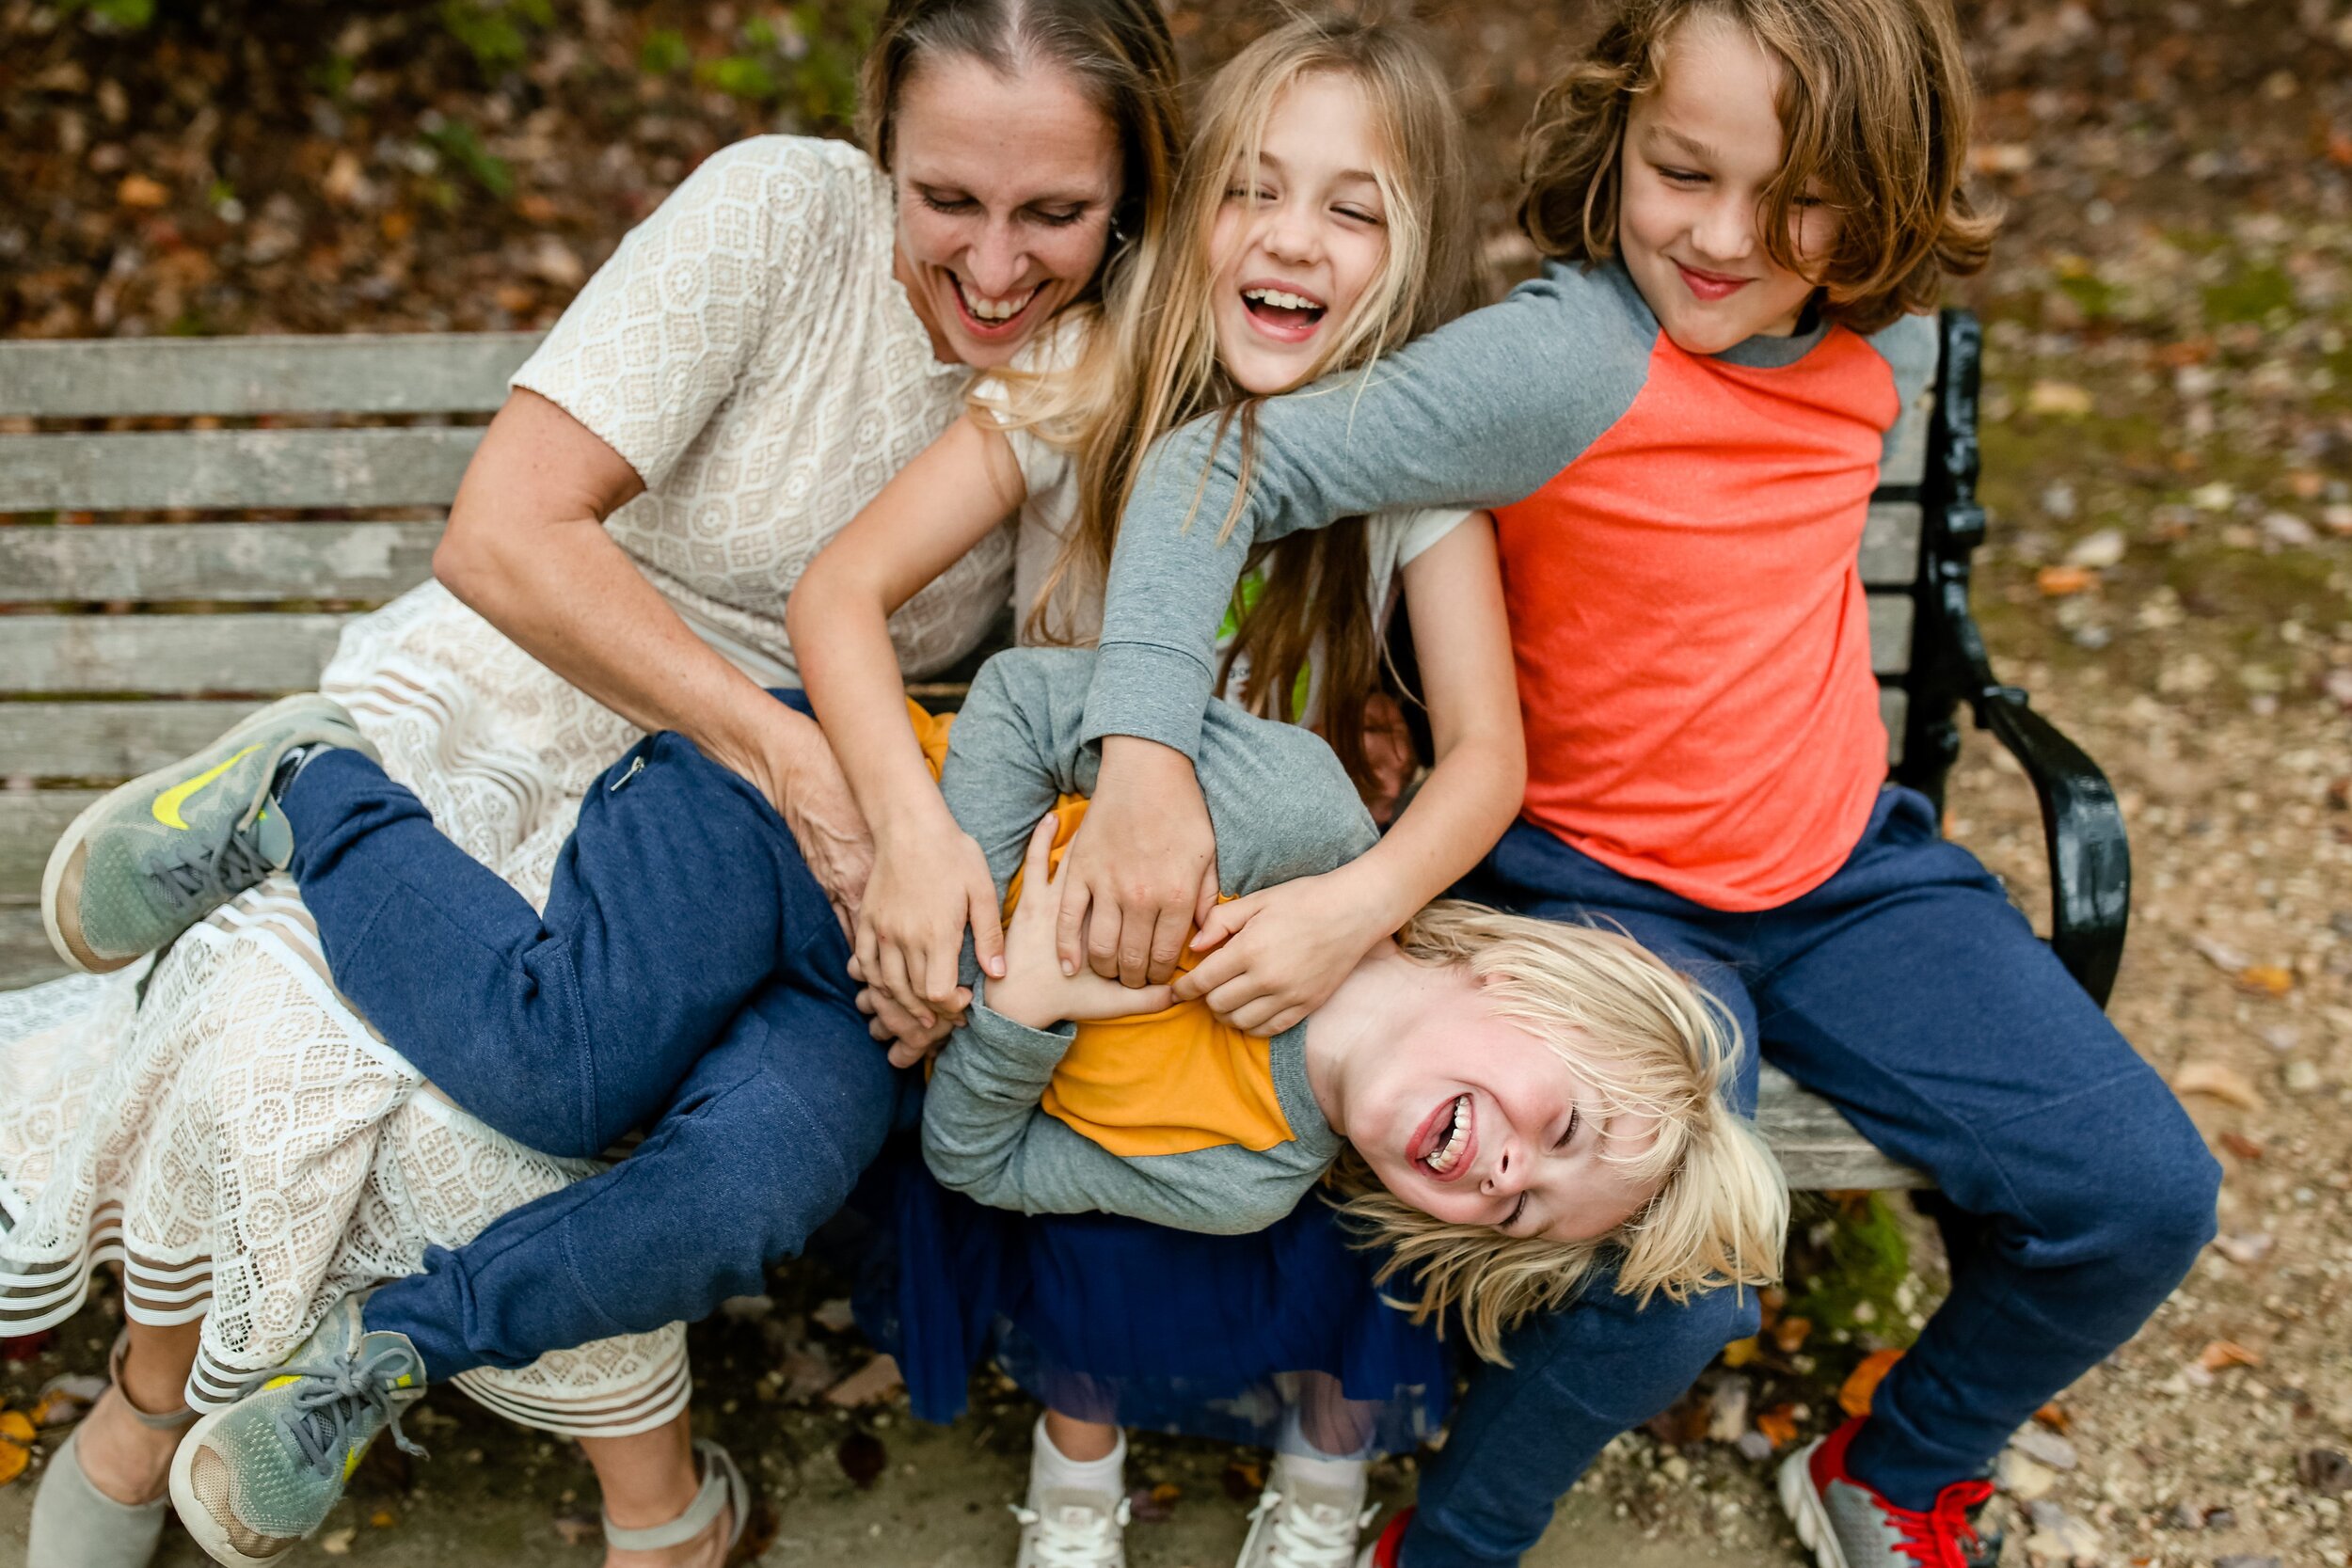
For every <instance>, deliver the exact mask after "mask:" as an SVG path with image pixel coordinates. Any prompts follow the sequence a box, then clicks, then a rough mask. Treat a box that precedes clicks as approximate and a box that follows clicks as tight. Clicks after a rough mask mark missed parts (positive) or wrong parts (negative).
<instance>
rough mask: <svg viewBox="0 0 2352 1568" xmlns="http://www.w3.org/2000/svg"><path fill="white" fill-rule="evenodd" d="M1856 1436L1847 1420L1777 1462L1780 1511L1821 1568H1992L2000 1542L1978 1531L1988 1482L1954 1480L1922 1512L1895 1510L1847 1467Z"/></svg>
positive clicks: (1857, 1426) (1856, 1428)
mask: <svg viewBox="0 0 2352 1568" xmlns="http://www.w3.org/2000/svg"><path fill="white" fill-rule="evenodd" d="M1861 1430H1862V1422H1861V1420H1859V1419H1856V1420H1851V1421H1848V1422H1847V1423H1846V1424H1845V1425H1844V1426H1841V1427H1839V1428H1838V1429H1837V1430H1836V1432H1833V1433H1830V1434H1829V1435H1828V1436H1827V1437H1820V1438H1816V1439H1815V1440H1814V1441H1813V1442H1811V1443H1808V1444H1806V1445H1805V1446H1804V1448H1802V1449H1798V1450H1797V1451H1796V1452H1795V1453H1793V1454H1791V1455H1789V1456H1788V1459H1787V1460H1785V1461H1783V1462H1782V1464H1781V1466H1780V1506H1781V1507H1782V1508H1783V1509H1784V1510H1786V1511H1787V1512H1788V1522H1789V1523H1790V1524H1792V1525H1794V1526H1795V1527H1796V1528H1797V1539H1798V1540H1800V1541H1802V1542H1804V1544H1805V1545H1806V1546H1808V1547H1810V1548H1811V1549H1812V1552H1813V1560H1814V1561H1815V1562H1816V1563H1818V1564H1820V1568H1993V1565H1994V1564H1995V1563H1997V1562H1999V1561H2000V1560H2001V1537H2000V1535H1999V1533H1998V1532H1997V1531H1996V1532H1980V1531H1979V1530H1978V1528H1977V1514H1978V1513H1979V1512H1980V1511H1981V1510H1982V1509H1983V1507H1984V1504H1985V1502H1986V1500H1987V1499H1988V1498H1990V1497H1992V1496H1993V1486H1992V1483H1991V1482H1989V1481H1954V1482H1952V1483H1951V1484H1950V1485H1949V1486H1947V1487H1945V1488H1944V1490H1943V1492H1942V1493H1941V1494H1939V1495H1938V1496H1937V1497H1936V1499H1935V1506H1934V1507H1933V1508H1931V1509H1930V1510H1928V1511H1927V1512H1926V1513H1914V1512H1912V1511H1911V1510H1910V1509H1906V1508H1898V1507H1896V1506H1895V1505H1894V1504H1893V1503H1891V1502H1889V1501H1887V1500H1886V1499H1885V1498H1884V1497H1881V1496H1880V1495H1879V1494H1878V1492H1877V1491H1876V1490H1874V1489H1873V1488H1872V1487H1871V1486H1869V1485H1868V1484H1867V1482H1865V1481H1860V1480H1857V1479H1856V1478H1855V1477H1854V1475H1853V1473H1852V1472H1851V1471H1850V1470H1849V1469H1847V1467H1846V1449H1847V1448H1848V1446H1849V1445H1851V1443H1852V1442H1853V1439H1854V1434H1855V1433H1858V1432H1860V1431H1861Z"/></svg>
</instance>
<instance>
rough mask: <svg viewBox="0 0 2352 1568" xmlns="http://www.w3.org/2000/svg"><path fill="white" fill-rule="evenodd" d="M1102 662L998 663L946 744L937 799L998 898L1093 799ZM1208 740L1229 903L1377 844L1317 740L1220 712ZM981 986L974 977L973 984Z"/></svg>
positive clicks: (1083, 655)
mask: <svg viewBox="0 0 2352 1568" xmlns="http://www.w3.org/2000/svg"><path fill="white" fill-rule="evenodd" d="M1100 657H1101V656H1099V655H1097V654H1096V653H1094V652H1093V651H1091V650H1089V649H1085V648H1015V649H1012V650H1010V651H1009V652H1006V653H1001V654H998V655H997V656H996V657H993V658H992V659H990V660H989V661H988V662H987V663H986V664H984V665H982V666H981V667H980V673H978V675H977V676H975V677H974V679H973V682H972V690H971V694H970V695H969V696H968V697H966V698H965V699H964V705H963V709H962V711H961V712H960V713H958V714H957V715H956V722H955V728H954V729H953V730H951V731H949V732H948V744H947V761H946V766H945V767H944V768H941V770H940V775H939V787H940V793H941V794H942V795H943V796H945V797H946V801H947V810H948V812H949V813H950V814H951V815H953V816H954V817H955V819H956V823H957V825H958V826H960V827H961V828H962V829H963V831H964V832H967V833H970V834H971V835H972V837H973V838H974V839H975V840H976V841H977V842H978V844H979V847H980V852H981V853H982V854H984V855H986V856H987V857H988V871H989V875H990V876H991V877H992V878H993V879H994V880H995V883H996V892H997V895H998V896H999V897H1001V896H1003V894H1004V891H1005V886H1006V884H1007V883H1009V881H1011V879H1012V874H1013V873H1014V872H1015V871H1018V870H1019V869H1020V868H1021V856H1022V852H1023V850H1024V849H1025V848H1026V847H1027V846H1028V842H1029V832H1030V830H1031V829H1033V828H1035V827H1036V826H1037V823H1038V819H1039V818H1040V817H1041V816H1044V815H1045V814H1046V813H1047V812H1049V811H1051V810H1053V809H1054V801H1055V799H1056V798H1057V796H1061V795H1089V794H1092V793H1093V790H1094V779H1095V773H1096V771H1097V759H1098V752H1097V750H1096V748H1095V747H1094V746H1092V745H1091V744H1089V743H1088V742H1087V741H1086V740H1084V739H1082V738H1081V736H1082V735H1083V732H1084V729H1085V724H1084V718H1085V712H1086V705H1087V692H1088V689H1089V683H1090V682H1091V681H1092V679H1093V676H1094V672H1095V668H1096V665H1097V664H1098V662H1099V660H1100ZM1196 749H1197V751H1198V752H1199V755H1198V758H1197V760H1196V763H1195V768H1196V771H1197V773H1198V775H1199V777H1200V793H1201V795H1202V797H1203V798H1204V799H1205V800H1207V801H1208V803H1209V821H1210V825H1211V827H1212V828H1214V829H1215V830H1216V844H1217V875H1218V879H1219V880H1220V881H1221V882H1222V883H1223V885H1224V890H1225V891H1226V892H1228V893H1232V894H1243V893H1255V892H1257V891H1258V890H1259V889H1260V888H1263V887H1271V886H1272V885H1274V884H1275V883H1277V882H1286V881H1289V880H1291V879H1294V878H1297V877H1311V876H1315V875H1317V874H1319V873H1322V872H1326V871H1330V870H1334V869H1336V868H1337V867H1339V866H1342V865H1344V864H1346V863H1348V862H1349V861H1352V860H1354V859H1355V858H1356V857H1357V856H1359V855H1360V854H1362V853H1363V852H1364V851H1365V850H1367V849H1369V848H1371V847H1373V845H1374V844H1375V843H1376V842H1378V839H1379V832H1378V830H1377V829H1375V827H1374V826H1373V822H1372V816H1371V815H1370V814H1369V813H1368V812H1366V811H1365V809H1364V805H1363V801H1362V800H1361V799H1360V798H1359V796H1358V795H1357V793H1356V786H1355V784H1353V783H1351V782H1350V781H1349V779H1348V776H1347V770H1346V769H1345V768H1343V767H1341V766H1340V760H1339V758H1338V757H1337V756H1335V755H1333V754H1332V752H1331V748H1330V747H1329V746H1327V745H1326V744H1325V743H1324V742H1323V739H1322V737H1320V736H1317V735H1315V734H1314V733H1313V732H1312V731H1310V730H1308V729H1305V728H1303V727H1301V726H1299V725H1296V724H1283V723H1278V722H1276V721H1273V720H1270V719H1259V718H1255V717H1253V716H1251V715H1249V714H1248V713H1245V712H1243V711H1242V710H1241V709H1240V708H1238V707H1235V706H1234V705H1232V704H1231V703H1226V702H1217V701H1212V702H1211V703H1210V705H1209V707H1208V710H1207V713H1206V716H1205V718H1203V719H1201V720H1200V741H1199V744H1198V746H1197V748H1196ZM969 957H970V955H969V948H968V945H967V950H966V958H967V962H968V960H969ZM974 973H976V971H974V970H972V969H970V968H968V967H967V969H966V971H965V980H966V982H967V983H969V981H970V979H971V976H972V974H974Z"/></svg>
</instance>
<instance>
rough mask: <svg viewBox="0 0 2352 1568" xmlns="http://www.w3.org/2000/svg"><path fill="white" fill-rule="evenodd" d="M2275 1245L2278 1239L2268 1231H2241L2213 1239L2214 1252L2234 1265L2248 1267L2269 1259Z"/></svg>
mask: <svg viewBox="0 0 2352 1568" xmlns="http://www.w3.org/2000/svg"><path fill="white" fill-rule="evenodd" d="M2275 1244H2276V1239H2275V1238H2274V1237H2272V1236H2271V1234H2270V1233H2269V1232H2268V1231H2266V1230H2247V1231H2239V1232H2236V1233H2234V1234H2225V1235H2220V1236H2216V1237H2215V1238H2214V1239H2213V1249H2214V1251H2216V1252H2217V1253H2219V1254H2221V1256H2222V1257H2224V1258H2227V1259H2229V1260H2230V1261H2231V1262H2233V1263H2236V1264H2240V1265H2242V1266H2247V1267H2251V1266H2252V1265H2253V1264H2256V1263H2259V1262H2261V1261H2262V1260H2263V1259H2265V1258H2267V1257H2269V1256H2270V1249H2271V1247H2272V1246H2274V1245H2275Z"/></svg>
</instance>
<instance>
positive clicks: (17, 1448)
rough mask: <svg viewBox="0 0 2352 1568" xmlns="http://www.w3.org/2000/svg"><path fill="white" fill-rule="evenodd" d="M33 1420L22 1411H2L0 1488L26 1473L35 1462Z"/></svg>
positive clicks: (0, 1423) (0, 1411)
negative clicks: (25, 1468) (26, 1467)
mask: <svg viewBox="0 0 2352 1568" xmlns="http://www.w3.org/2000/svg"><path fill="white" fill-rule="evenodd" d="M35 1435H36V1433H34V1430H33V1422H32V1418H30V1417H28V1416H26V1415H25V1414H24V1412H23V1411H22V1410H0V1486H6V1485H7V1484H8V1482H10V1481H14V1480H15V1479H16V1478H17V1477H19V1476H21V1475H23V1474H24V1467H25V1466H26V1465H30V1464H31V1463H32V1462H33V1439H34V1437H35Z"/></svg>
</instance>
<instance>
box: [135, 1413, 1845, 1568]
mask: <svg viewBox="0 0 2352 1568" xmlns="http://www.w3.org/2000/svg"><path fill="white" fill-rule="evenodd" d="M1822 1441H1823V1440H1822V1439H1821V1438H1819V1437H1816V1438H1815V1439H1814V1440H1813V1441H1812V1442H1810V1443H1807V1444H1806V1445H1805V1446H1804V1448H1802V1449H1798V1450H1797V1451H1796V1452H1795V1453H1792V1454H1790V1455H1789V1456H1788V1458H1787V1459H1785V1460H1783V1461H1782V1462H1781V1466H1780V1509H1781V1512H1782V1513H1786V1514H1788V1522H1789V1523H1790V1524H1791V1525H1794V1526H1795V1527H1796V1528H1797V1539H1798V1540H1800V1541H1802V1542H1804V1544H1805V1548H1806V1550H1808V1551H1810V1552H1811V1553H1812V1554H1813V1560H1814V1561H1815V1562H1816V1563H1818V1564H1820V1568H1847V1564H1846V1553H1845V1548H1843V1547H1841V1546H1840V1545H1838V1544H1837V1532H1836V1530H1835V1529H1833V1528H1830V1522H1829V1510H1828V1509H1826V1508H1823V1507H1822V1506H1821V1495H1820V1493H1819V1492H1816V1491H1815V1490H1814V1489H1813V1450H1814V1449H1818V1448H1820V1446H1821V1443H1822ZM181 1447H182V1448H183V1449H184V1448H186V1447H187V1445H186V1444H184V1443H183V1444H182V1445H181Z"/></svg>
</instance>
